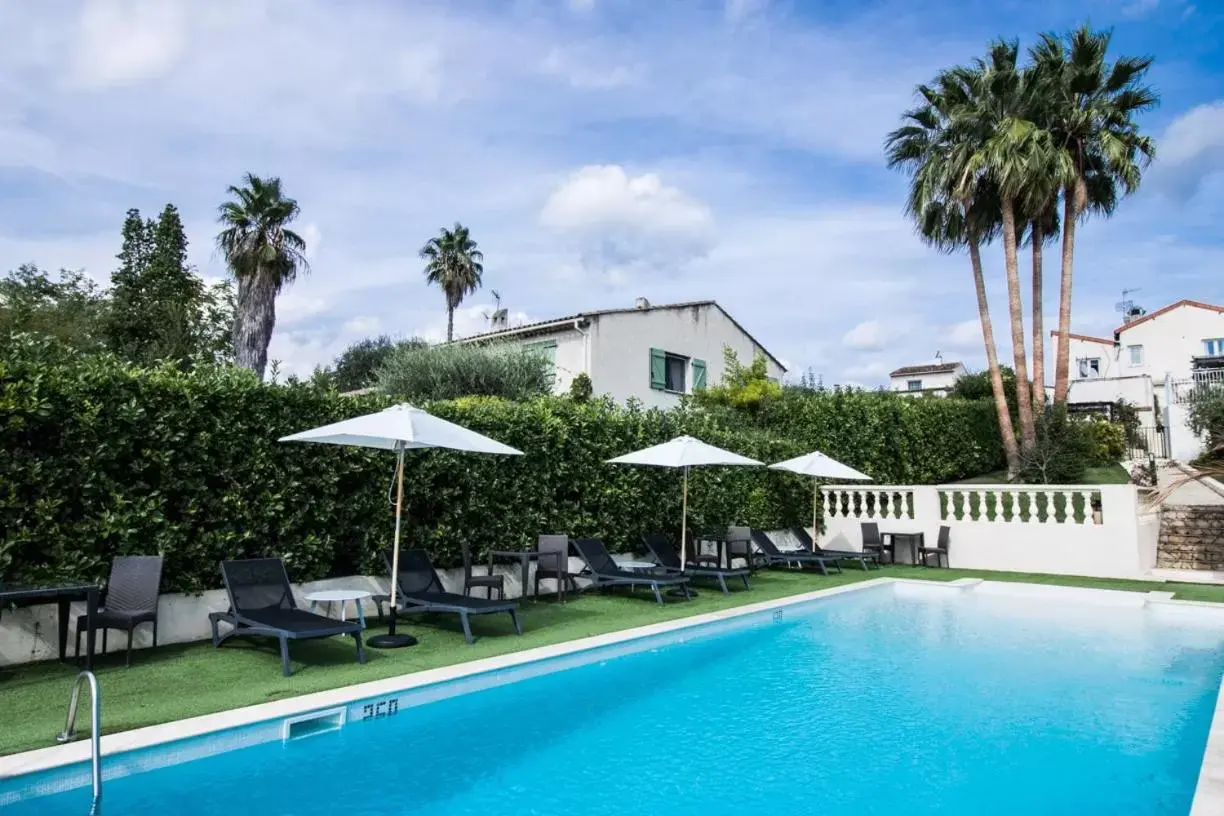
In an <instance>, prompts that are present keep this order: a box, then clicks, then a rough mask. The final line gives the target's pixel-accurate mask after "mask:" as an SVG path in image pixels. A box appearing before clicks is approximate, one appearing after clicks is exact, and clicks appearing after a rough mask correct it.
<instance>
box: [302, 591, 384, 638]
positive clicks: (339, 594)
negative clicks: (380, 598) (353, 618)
mask: <svg viewBox="0 0 1224 816" xmlns="http://www.w3.org/2000/svg"><path fill="white" fill-rule="evenodd" d="M369 597H370V593H369V592H366V591H365V590H364V589H323V590H320V591H318V592H308V593H306V600H308V601H310V611H311V612H314V611H315V609H316V608H317V607H318V605H319V604H321V603H325V604H327V612H328V614H329V615H330V614H331V606H332V604H334V603H338V604H340V620H347V618H345V616H344V612H345V609H344V605H345V604H346V603H348V602H349V601H352V602H353V605H354V606H355V607H357V622H358V623H360V624H361V628H362V629H365V628H366V622H365V610H364V609H363V608H362V606H361V602H362V601H364V600H365V599H366V598H369Z"/></svg>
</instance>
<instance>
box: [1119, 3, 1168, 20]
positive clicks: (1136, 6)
mask: <svg viewBox="0 0 1224 816" xmlns="http://www.w3.org/2000/svg"><path fill="white" fill-rule="evenodd" d="M1159 6H1160V0H1131V2H1129V3H1126V4H1125V5H1124V6H1122V13H1123V14H1124V15H1126V16H1127V17H1142V16H1143V15H1145V14H1147V13H1148V12H1151V11H1155V10H1156V9H1157V8H1159Z"/></svg>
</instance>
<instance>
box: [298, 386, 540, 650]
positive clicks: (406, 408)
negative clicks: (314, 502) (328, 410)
mask: <svg viewBox="0 0 1224 816" xmlns="http://www.w3.org/2000/svg"><path fill="white" fill-rule="evenodd" d="M279 441H280V442H324V443H327V444H331V445H356V446H358V447H363V448H381V449H383V450H393V451H395V455H396V461H395V545H394V547H393V548H392V551H391V552H392V556H391V559H392V561H391V626H390V630H389V631H388V633H387V634H385V635H375V636H374V637H372V638H370V639H369V640H368V641H366V642H367V643H369V644H370V645H371V646H373V647H375V648H382V649H389V648H397V647H400V646H411V645H412V644H413V643H416V639H415V638H413V637H412V636H411V635H397V634H396V633H395V603H396V598H395V596H396V589H397V586H396V585H397V583H398V582H397V581H396V579H395V578H396V576H397V575H399V552H400V520H401V518H402V516H403V512H404V451H406V450H411V449H416V448H449V449H450V450H457V451H465V452H468V453H500V454H506V455H521V454H522V453H523V452H522V451H520V450H515V449H514V448H512V447H510V446H509V445H503V444H502V443H500V442H498V441H497V440H495V439H490V438H489V437H487V436H484V435H482V434H478V433H476V432H475V431H469V430H468V429H467V428H464V427H463V426H461V425H456V424H455V423H453V422H447V421H446V420H445V419H439V418H438V417H436V416H434V415H433V414H430V413H429V412H427V411H422V410H421V409H420V408H414V407H413V406H411V405H408V404H407V403H401V404H400V405H393V406H391V407H390V408H386V409H384V410H382V411H377V412H375V413H373V414H365V415H364V416H359V417H353V418H352V419H346V420H343V421H341V422H333V423H332V424H331V425H323V426H322V427H319V428H314V429H313V430H309V431H302V432H301V433H295V434H291V435H289V436H285V437H282V438H281V439H280V440H279Z"/></svg>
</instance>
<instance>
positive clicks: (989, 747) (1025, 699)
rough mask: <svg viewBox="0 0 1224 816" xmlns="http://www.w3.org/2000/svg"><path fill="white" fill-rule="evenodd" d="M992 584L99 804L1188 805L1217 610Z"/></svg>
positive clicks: (690, 648) (544, 685) (822, 621)
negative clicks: (1174, 610) (1194, 612)
mask: <svg viewBox="0 0 1224 816" xmlns="http://www.w3.org/2000/svg"><path fill="white" fill-rule="evenodd" d="M990 586H994V587H998V586H999V585H981V586H979V587H978V588H976V589H975V590H965V591H960V590H954V589H950V588H946V587H931V588H927V587H917V586H915V585H912V584H889V585H884V586H879V587H875V588H871V589H863V590H859V591H854V592H846V593H843V594H841V595H838V596H836V597H833V598H829V599H825V600H822V601H820V602H817V603H812V604H805V605H797V606H791V607H786V608H785V609H784V610H782V611H781V613H780V614H766V615H758V616H753V617H751V618H749V619H747V620H740V621H737V622H736V623H735V624H734V625H732V626H730V627H727V626H721V625H720V626H716V627H712V628H709V629H707V630H706V631H704V632H702V633H701V634H700V636H698V637H693V638H691V639H688V640H687V641H685V642H679V643H663V644H659V643H652V642H651V641H645V642H642V643H639V644H637V647H645V648H641V650H640V651H636V652H633V653H630V654H622V655H620V656H617V657H613V658H610V659H606V660H594V661H593V662H589V663H587V664H586V665H581V666H578V667H575V668H569V669H566V670H563V671H555V672H549V673H542V674H539V675H538V676H534V677H530V678H528V679H523V680H521V681H519V682H515V683H511V684H508V685H501V686H497V687H493V688H485V689H483V690H480V691H475V692H472V693H467V694H462V695H458V696H450V697H447V698H445V699H437V700H435V701H433V702H429V703H426V704H421V705H397V706H395V708H396V710H395V711H393V712H388V711H387V706H386V704H385V702H384V705H383V710H382V711H381V712H378V711H377V710H376V708H377V706H378V704H379V703H378V702H377V701H371V702H370V703H368V704H367V705H369V706H371V712H370V713H371V714H372V715H373V716H371V718H370V720H369V721H366V722H356V721H353V720H354V719H358V718H350V721H349V722H348V724H347V725H345V726H344V727H342V728H339V729H338V730H334V731H331V732H328V733H322V734H319V735H317V736H312V737H309V738H305V739H294V740H288V741H280V740H277V741H272V742H263V743H261V744H256V745H251V746H250V747H245V748H239V749H236V750H230V751H226V752H223V753H219V754H216V755H213V756H207V757H204V758H201V759H195V760H193V761H189V762H183V763H181V764H175V765H169V766H166V767H161V768H158V769H155V770H150V771H147V772H144V773H134V774H131V775H128V776H124V777H121V778H117V779H111V780H109V781H107V783H106V786H105V798H104V803H105V804H104V813H105V814H107V816H128V814H147V813H175V814H216V813H225V814H228V816H268V815H269V814H277V816H279V815H280V814H295V816H296V815H300V816H308V815H309V814H328V816H338V815H340V814H342V815H343V816H365V814H396V816H417V814H436V815H437V816H467V815H468V814H488V813H493V812H510V813H515V814H548V815H551V814H571V813H583V814H596V815H599V816H602V814H620V815H623V816H637V815H638V814H641V815H642V816H645V815H646V814H651V815H652V816H653V815H654V814H660V813H673V814H702V816H722V814H728V815H729V814H744V813H786V814H788V815H789V816H794V815H796V814H816V813H820V814H833V815H834V816H837V815H838V814H851V813H855V814H862V813H908V814H923V813H936V812H938V813H943V814H949V813H950V814H970V813H973V814H980V813H987V812H989V813H993V814H1012V813H1014V814H1026V816H1027V814H1034V813H1042V814H1053V813H1068V814H1071V813H1075V814H1082V813H1110V812H1114V813H1126V814H1165V813H1170V814H1171V813H1178V814H1184V813H1186V812H1187V811H1188V810H1189V808H1190V802H1191V798H1192V796H1193V793H1194V787H1195V782H1196V779H1197V777H1198V772H1199V766H1200V763H1201V761H1202V756H1203V749H1204V745H1205V742H1206V737H1207V731H1208V727H1209V724H1210V721H1211V717H1212V713H1213V710H1214V707H1215V698H1216V692H1217V689H1218V687H1219V682H1220V676H1221V673H1222V672H1224V626H1222V625H1221V624H1224V616H1219V617H1217V616H1215V615H1210V616H1204V617H1201V618H1195V617H1193V616H1188V617H1181V616H1173V617H1170V616H1165V615H1161V614H1157V613H1155V612H1154V611H1153V610H1151V609H1149V608H1144V607H1143V606H1141V605H1138V604H1137V603H1133V602H1125V603H1112V602H1108V601H1106V602H1094V601H1089V600H1085V599H1086V598H1088V597H1089V596H1090V594H1089V595H1076V594H1074V593H1067V594H1064V593H1050V594H1048V595H1043V596H1040V597H1038V598H1034V597H1033V596H1031V595H1025V594H1024V593H1017V591H1016V590H1012V589H1008V588H1002V589H995V590H991V589H990V588H989V587H990ZM1109 595H1110V594H1109V593H1105V594H1104V595H1102V596H1101V597H1106V596H1109ZM599 656H600V655H599V654H598V653H596V654H593V655H588V656H587V659H590V658H591V657H599ZM434 696H435V697H436V696H439V695H436V694H435V695H434ZM360 708H361V707H359V708H358V709H357V710H360ZM388 714H390V716H388ZM166 750H170V749H168V748H166V747H163V748H156V749H150V752H157V751H162V752H164V751H166ZM173 750H184V749H183V747H182V746H179V747H178V748H176V749H173ZM135 761H136V763H137V764H139V758H136V760H135ZM153 764H155V763H153ZM22 784H29V781H28V780H27V781H25V782H23V780H22V779H20V778H17V779H12V780H8V781H6V782H4V783H0V797H2V796H3V794H5V793H8V794H10V796H11V794H12V793H13V791H14V790H16V789H18V788H19V786H21V785H22ZM0 800H2V798H0ZM88 802H89V791H88V788H76V789H73V790H68V791H65V792H61V793H56V794H54V795H48V796H39V797H37V798H24V799H20V800H18V801H11V800H10V802H9V804H8V805H6V806H5V808H4V812H5V814H6V816H8V814H12V816H32V814H36V813H37V814H40V816H41V815H43V814H60V813H64V814H81V813H84V812H86V810H87V808H88Z"/></svg>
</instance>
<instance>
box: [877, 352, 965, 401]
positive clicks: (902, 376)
mask: <svg viewBox="0 0 1224 816" xmlns="http://www.w3.org/2000/svg"><path fill="white" fill-rule="evenodd" d="M963 376H965V366H964V365H962V364H961V363H959V362H952V363H945V362H944V361H943V360H937V361H936V362H934V363H927V364H924V365H912V366H902V367H901V368H898V369H897V370H896V371H893V372H892V373H890V374H889V375H888V378H889V380H890V381H891V383H890V387H891V389H892V390H893V391H895V392H897V393H899V394H905V395H908V396H914V397H919V396H933V397H946V396H948V394H949V393H951V391H952V387H953V386H954V385H956V381H957V380H959V379H960V378H961V377H963Z"/></svg>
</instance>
